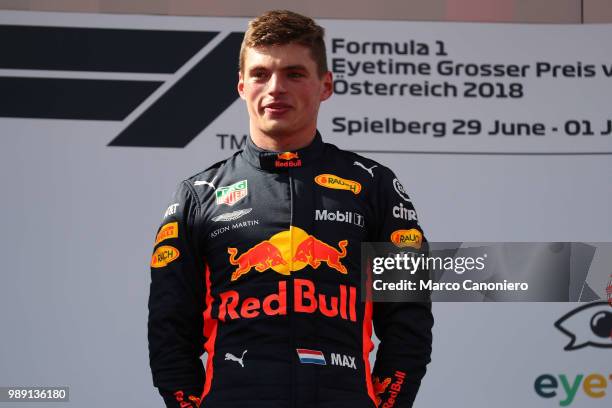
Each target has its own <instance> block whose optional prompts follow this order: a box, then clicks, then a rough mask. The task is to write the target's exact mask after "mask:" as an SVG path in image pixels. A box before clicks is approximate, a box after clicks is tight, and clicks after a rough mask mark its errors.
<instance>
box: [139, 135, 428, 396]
mask: <svg viewBox="0 0 612 408" xmlns="http://www.w3.org/2000/svg"><path fill="white" fill-rule="evenodd" d="M247 139H248V140H247V144H246V147H245V149H244V150H242V151H240V152H237V153H236V154H234V155H233V156H232V157H230V158H229V159H227V160H224V161H222V162H219V163H217V164H215V165H213V166H211V167H210V168H208V169H206V170H205V171H203V172H200V173H198V174H196V175H194V176H192V177H190V178H188V179H187V180H184V181H183V182H182V183H181V184H180V185H179V187H178V189H177V191H176V193H175V196H174V199H173V200H172V202H171V203H170V206H169V207H168V209H167V210H166V214H165V216H164V219H163V221H162V223H161V226H160V228H159V229H158V233H157V236H156V239H155V248H154V253H153V256H152V259H151V288H150V298H149V321H148V328H149V353H150V363H151V369H152V373H153V381H154V384H155V386H156V387H158V389H159V391H160V393H161V395H162V396H163V398H164V401H165V403H166V405H167V406H168V407H190V406H194V407H195V406H199V405H200V404H201V405H202V406H203V407H206V408H226V407H255V408H257V407H265V408H274V407H283V408H286V407H330V408H331V407H334V408H337V407H351V408H366V407H369V408H371V407H375V406H381V407H385V408H390V407H397V408H406V407H410V406H412V403H413V401H414V398H415V396H416V393H417V391H418V388H419V385H420V381H421V378H422V377H423V375H424V374H425V369H426V365H427V363H428V362H429V361H430V354H431V340H432V338H431V328H432V324H433V317H432V314H431V304H430V303H429V302H425V303H408V302H405V303H380V302H374V303H373V302H369V301H367V302H362V301H361V288H360V273H361V271H360V264H361V259H360V251H361V249H360V245H361V242H362V241H386V242H389V241H390V240H391V241H394V242H395V241H396V240H397V239H398V237H400V238H404V236H405V235H406V234H408V235H410V234H412V235H411V237H408V238H407V239H409V240H410V239H412V240H416V241H418V240H422V242H426V241H425V238H424V236H423V232H422V230H421V228H420V227H419V225H418V223H417V217H416V213H415V212H414V207H413V206H412V204H411V202H410V199H409V197H408V196H407V195H406V193H405V191H404V190H403V187H402V185H401V184H400V182H399V181H398V180H397V178H396V177H395V175H394V174H393V172H392V171H391V170H389V169H388V168H386V167H384V166H382V165H380V164H378V163H376V162H375V161H372V160H369V159H366V158H364V157H362V156H359V155H357V154H355V153H351V152H347V151H343V150H340V149H338V148H337V147H336V146H334V145H331V144H327V143H323V141H322V140H321V136H320V134H319V133H318V132H317V134H316V136H315V139H314V140H313V142H312V143H311V144H310V145H309V146H307V147H305V148H303V149H300V150H297V151H295V152H284V153H275V152H269V151H265V150H262V149H260V148H258V147H257V146H256V145H255V144H254V143H253V142H252V141H251V140H250V138H247ZM372 325H373V327H374V330H375V334H376V335H377V337H378V338H379V339H380V345H379V347H378V351H377V354H376V363H375V365H374V368H373V371H372V370H371V368H370V363H369V357H368V356H369V353H370V351H371V350H372V349H373V343H372V341H371V334H372ZM204 351H206V352H207V354H208V358H207V364H206V370H204V367H203V364H202V362H201V360H200V357H201V356H202V354H203V353H204Z"/></svg>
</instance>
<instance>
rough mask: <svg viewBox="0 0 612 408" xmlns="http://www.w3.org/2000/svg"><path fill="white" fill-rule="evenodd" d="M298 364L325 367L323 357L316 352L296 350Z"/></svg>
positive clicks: (320, 353)
mask: <svg viewBox="0 0 612 408" xmlns="http://www.w3.org/2000/svg"><path fill="white" fill-rule="evenodd" d="M296 351H297V353H298V357H299V358H300V363H302V364H319V365H326V363H325V356H324V355H323V353H322V352H320V351H318V350H309V349H301V348H300V349H296Z"/></svg>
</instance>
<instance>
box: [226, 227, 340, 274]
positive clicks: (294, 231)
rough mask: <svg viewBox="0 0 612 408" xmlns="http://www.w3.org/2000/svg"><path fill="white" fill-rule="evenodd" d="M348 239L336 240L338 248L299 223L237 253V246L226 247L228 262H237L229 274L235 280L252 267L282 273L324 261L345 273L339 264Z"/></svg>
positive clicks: (315, 267) (262, 270)
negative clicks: (297, 225) (304, 228)
mask: <svg viewBox="0 0 612 408" xmlns="http://www.w3.org/2000/svg"><path fill="white" fill-rule="evenodd" d="M347 246H348V241H347V240H345V239H344V240H341V241H340V242H338V248H336V247H334V246H332V245H329V244H327V243H325V242H323V241H321V240H319V239H317V238H316V237H315V236H314V235H309V234H308V233H307V232H306V231H304V230H303V229H301V228H298V227H293V226H292V227H291V228H290V229H289V230H288V231H282V232H279V233H277V234H274V235H273V236H271V237H270V239H268V240H266V241H262V242H260V243H258V244H257V245H255V246H253V247H252V248H250V249H249V250H247V251H246V252H244V253H242V254H241V255H240V256H238V257H236V256H237V255H238V249H237V248H228V249H227V252H228V254H229V262H230V264H232V265H234V266H237V268H236V269H235V270H234V272H233V273H232V276H231V280H232V281H235V280H237V279H238V278H240V277H241V276H243V275H245V274H247V273H249V272H250V271H251V269H253V268H255V270H256V271H257V272H264V271H267V270H268V269H272V270H274V271H275V272H277V273H280V274H281V275H290V274H291V272H296V271H299V270H301V269H303V268H305V267H306V265H309V266H311V267H312V268H314V269H317V268H318V267H319V266H321V264H323V263H324V264H326V265H327V266H329V267H330V268H332V269H335V270H336V271H338V272H340V273H342V274H346V273H348V271H347V269H346V266H344V265H343V264H342V261H341V260H342V258H344V257H345V256H346V254H347V250H346V247H347Z"/></svg>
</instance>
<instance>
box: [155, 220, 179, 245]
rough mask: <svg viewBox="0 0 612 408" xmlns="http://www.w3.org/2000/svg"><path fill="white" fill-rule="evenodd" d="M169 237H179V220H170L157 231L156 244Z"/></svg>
mask: <svg viewBox="0 0 612 408" xmlns="http://www.w3.org/2000/svg"><path fill="white" fill-rule="evenodd" d="M169 238H178V222H177V221H175V222H169V223H168V224H165V225H164V226H163V227H161V229H160V230H159V232H158V233H157V237H155V245H157V244H159V243H160V242H162V241H163V240H166V239H169Z"/></svg>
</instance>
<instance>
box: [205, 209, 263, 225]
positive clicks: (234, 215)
mask: <svg viewBox="0 0 612 408" xmlns="http://www.w3.org/2000/svg"><path fill="white" fill-rule="evenodd" d="M251 210H253V209H252V208H245V209H243V210H236V211H232V212H229V213H224V214H221V215H217V216H216V217H214V218H213V219H212V220H213V221H215V222H219V221H225V222H228V221H234V220H237V219H238V218H240V217H242V216H244V215H247V214H248V213H250V212H251Z"/></svg>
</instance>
